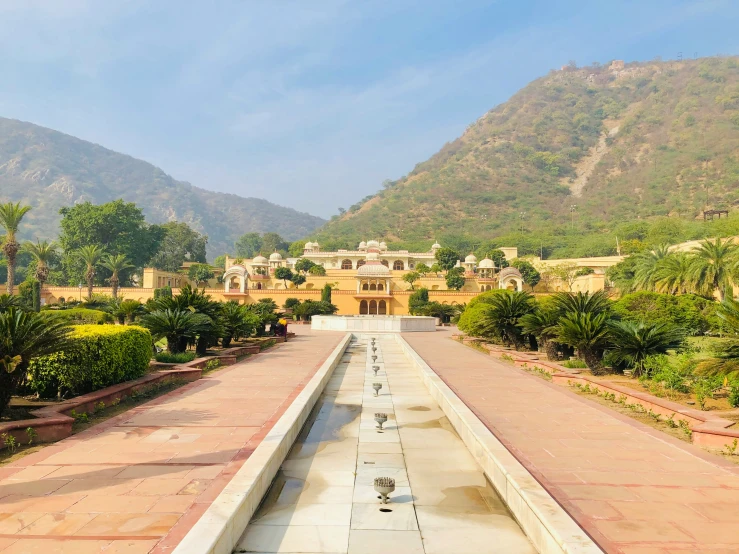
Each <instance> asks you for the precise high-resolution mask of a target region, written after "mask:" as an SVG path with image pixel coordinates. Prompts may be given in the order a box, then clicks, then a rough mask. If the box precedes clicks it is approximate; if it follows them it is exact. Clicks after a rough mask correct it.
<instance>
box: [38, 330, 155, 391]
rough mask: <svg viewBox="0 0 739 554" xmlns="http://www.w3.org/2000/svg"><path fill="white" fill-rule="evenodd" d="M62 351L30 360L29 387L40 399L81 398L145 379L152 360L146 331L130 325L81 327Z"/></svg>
mask: <svg viewBox="0 0 739 554" xmlns="http://www.w3.org/2000/svg"><path fill="white" fill-rule="evenodd" d="M70 338H71V342H70V345H69V346H68V347H67V348H66V349H65V350H63V351H60V352H56V353H54V354H50V355H49V356H43V357H41V358H37V359H35V360H33V361H32V362H31V364H30V367H29V371H28V380H29V386H30V387H31V389H32V390H33V391H34V392H36V393H37V394H38V395H39V396H40V397H41V398H54V397H56V396H68V395H70V394H74V395H77V394H84V393H88V392H91V391H95V390H98V389H102V388H104V387H108V386H110V385H115V384H117V383H122V382H124V381H129V380H131V379H136V378H138V377H141V376H142V375H144V374H145V373H146V371H147V369H148V367H149V360H150V359H151V350H152V340H151V335H150V334H149V331H147V330H146V329H143V328H141V327H136V326H133V325H129V326H126V327H122V326H112V325H111V326H108V325H106V326H98V325H80V326H78V327H76V328H75V329H74V331H73V332H72V334H71V337H70Z"/></svg>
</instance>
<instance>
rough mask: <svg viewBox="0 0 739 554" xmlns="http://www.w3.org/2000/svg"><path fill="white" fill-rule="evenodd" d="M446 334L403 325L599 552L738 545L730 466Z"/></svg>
mask: <svg viewBox="0 0 739 554" xmlns="http://www.w3.org/2000/svg"><path fill="white" fill-rule="evenodd" d="M450 336H451V333H450V332H449V331H445V332H443V334H442V332H437V333H409V334H406V335H403V337H404V338H405V339H406V340H407V341H408V343H409V344H410V345H411V347H413V348H414V349H415V350H416V352H417V353H418V354H419V355H420V356H421V357H423V359H424V360H425V361H426V362H427V363H428V364H429V366H431V367H432V368H433V369H434V371H435V372H436V373H437V374H438V375H439V376H440V377H441V378H442V379H443V380H444V381H445V382H446V383H447V384H448V385H449V386H450V387H451V388H452V389H453V390H454V391H455V392H456V393H457V394H458V395H459V396H460V398H461V399H462V400H463V401H464V402H465V403H466V404H467V405H468V406H469V407H470V408H471V409H472V410H473V411H474V412H475V413H476V414H477V415H478V417H480V419H481V420H482V421H483V422H484V423H485V424H486V425H487V426H488V428H489V429H490V430H491V431H492V432H493V433H494V434H495V435H496V437H498V439H499V440H501V442H503V443H504V444H505V445H506V446H507V447H508V449H509V450H510V451H511V452H512V453H513V454H514V455H515V456H516V457H517V458H518V460H519V461H520V462H521V463H523V464H524V465H525V466H526V467H527V468H528V469H529V471H531V472H532V474H533V475H534V476H535V477H536V478H537V479H538V480H539V482H540V483H541V484H542V485H543V486H544V487H545V488H546V489H547V490H548V491H549V492H550V494H552V496H553V497H554V498H555V499H556V500H557V501H558V502H559V503H560V504H561V505H562V506H563V507H564V508H565V509H566V510H567V511H568V512H569V513H570V514H571V515H572V516H573V517H574V518H575V519H576V520H577V521H578V523H579V524H580V525H581V526H582V527H583V528H584V529H585V530H586V531H587V532H588V533H589V534H590V535H591V537H592V538H593V539H594V540H595V541H596V542H597V543H598V544H599V545H600V546H601V548H603V549H604V550H605V551H606V552H609V553H621V554H688V553H694V552H701V553H702V554H719V553H721V554H728V553H737V552H739V533H738V532H737V529H738V528H739V470H738V469H737V466H734V465H731V464H729V463H728V462H725V461H724V460H721V459H720V458H717V457H714V456H712V455H710V454H707V453H705V452H703V451H701V450H700V449H698V448H696V447H693V446H692V445H689V444H685V443H682V442H681V441H678V440H677V439H673V438H672V437H668V436H667V435H664V434H663V433H660V432H659V431H657V430H654V429H651V428H649V427H647V426H645V425H642V424H640V423H638V422H636V421H634V420H632V419H630V418H627V417H626V416H622V415H620V414H616V413H615V412H612V411H610V410H608V408H606V407H603V406H600V405H597V404H595V403H593V402H590V401H588V400H587V399H584V398H582V397H579V396H577V395H575V394H574V393H571V392H570V391H568V390H566V389H564V388H562V387H560V386H558V385H553V384H551V383H548V382H546V381H544V380H542V379H541V378H539V377H535V376H532V375H529V374H527V373H525V372H524V371H522V370H519V369H517V368H514V367H512V366H510V365H507V364H505V363H503V362H499V361H496V360H494V359H491V358H490V357H489V356H486V355H484V354H482V353H480V352H477V351H475V350H473V349H471V348H469V347H466V346H463V345H462V344H460V343H458V342H456V341H452V340H451V339H450Z"/></svg>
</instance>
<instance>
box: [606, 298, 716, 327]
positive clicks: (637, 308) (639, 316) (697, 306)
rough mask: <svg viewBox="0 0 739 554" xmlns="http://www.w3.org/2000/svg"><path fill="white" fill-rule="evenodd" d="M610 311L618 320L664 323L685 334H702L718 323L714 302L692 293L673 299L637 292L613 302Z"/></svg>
mask: <svg viewBox="0 0 739 554" xmlns="http://www.w3.org/2000/svg"><path fill="white" fill-rule="evenodd" d="M613 310H614V312H616V313H617V314H618V315H619V316H621V319H625V320H627V321H644V322H646V323H667V324H670V325H674V326H676V327H679V328H680V329H683V330H684V331H685V333H686V334H688V335H702V334H704V333H707V332H709V331H711V330H713V329H714V327H715V326H717V325H718V324H719V323H718V318H717V317H716V315H715V312H716V303H715V302H713V301H711V300H707V299H705V298H703V297H701V296H696V295H694V294H681V295H677V296H673V295H671V294H662V293H658V292H649V291H639V292H634V293H631V294H627V295H625V296H624V297H622V298H621V299H620V300H618V301H617V302H615V303H614V305H613Z"/></svg>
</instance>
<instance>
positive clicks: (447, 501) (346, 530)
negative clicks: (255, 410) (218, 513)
mask: <svg viewBox="0 0 739 554" xmlns="http://www.w3.org/2000/svg"><path fill="white" fill-rule="evenodd" d="M376 346H377V352H376V355H377V357H378V358H377V362H376V364H373V362H372V360H371V355H372V354H373V353H372V352H371V351H370V348H369V341H368V340H363V339H362V340H359V339H357V340H355V341H354V342H352V344H351V345H350V347H349V348H348V349H347V351H346V353H345V354H344V357H343V359H342V362H341V364H340V365H339V366H338V367H337V368H336V370H335V372H334V374H333V376H332V378H331V380H330V381H329V383H328V385H327V387H326V390H325V391H324V394H323V396H322V397H321V399H320V400H319V402H318V404H317V405H316V408H315V409H314V411H313V413H312V414H311V417H310V419H309V420H308V422H307V423H306V425H305V427H304V429H303V430H302V432H301V434H300V436H299V437H298V439H297V441H296V442H295V445H294V446H293V448H292V450H291V451H290V454H289V455H288V457H287V459H286V460H285V462H284V463H283V465H282V467H281V469H280V471H279V473H278V475H277V477H276V478H275V481H274V483H273V484H272V487H271V488H270V491H269V492H268V493H267V495H266V496H265V498H264V500H263V502H262V505H261V506H260V508H259V510H258V511H257V512H256V514H255V515H254V517H253V518H252V521H251V522H250V523H249V525H248V526H247V528H246V530H245V532H244V534H243V536H242V538H241V540H240V541H239V543H238V545H237V547H236V550H235V551H236V552H252V553H267V552H283V553H292V554H296V553H309V552H321V553H329V554H347V553H348V554H375V553H377V554H421V553H426V554H442V553H443V554H449V553H454V554H482V553H491V554H493V553H506V554H529V553H534V552H535V549H534V548H533V546H532V545H531V543H530V542H529V540H528V539H527V538H526V536H525V535H524V533H523V532H522V531H521V529H520V528H519V526H518V524H517V523H516V522H515V520H514V519H513V518H512V517H511V515H510V513H509V511H508V510H507V508H506V507H505V505H504V504H503V502H502V501H501V500H500V498H499V497H498V495H497V494H496V492H495V491H494V490H493V488H492V487H491V485H490V484H489V482H488V481H487V480H486V478H485V476H484V474H483V472H482V469H481V468H480V467H479V466H478V465H477V463H476V462H475V460H474V459H473V457H472V456H471V455H470V453H469V452H468V451H467V449H466V447H465V445H464V444H463V442H462V441H461V440H460V439H459V437H458V436H457V434H456V433H455V431H454V429H453V428H452V427H451V425H450V424H449V422H448V421H447V419H446V417H445V416H444V414H443V413H442V411H441V410H440V409H439V407H438V406H437V405H436V404H435V403H434V401H433V399H432V398H431V396H429V394H428V392H427V390H426V388H425V387H424V385H423V383H422V382H421V381H420V379H419V378H418V377H417V376H416V373H415V372H414V370H413V368H412V367H411V365H410V363H409V361H408V360H407V358H406V357H405V356H404V354H403V353H402V352H401V350H400V347H399V346H398V344H397V343H396V342H395V340H394V339H393V338H392V337H382V336H378V337H377V341H376ZM372 365H378V366H380V371H379V373H378V375H377V377H375V375H374V373H373V371H372ZM373 383H381V384H382V389H380V392H379V395H378V396H375V391H374V389H373V388H372V385H373ZM376 412H384V413H387V414H388V421H387V423H385V425H384V430H383V431H382V432H379V430H378V429H377V424H376V423H375V421H374V415H375V413H376ZM375 477H392V478H394V479H395V484H396V489H395V492H394V493H392V494H391V495H390V502H389V503H388V504H385V505H383V504H381V503H380V500H379V499H378V495H377V493H376V492H375V491H374V488H373V483H374V478H375Z"/></svg>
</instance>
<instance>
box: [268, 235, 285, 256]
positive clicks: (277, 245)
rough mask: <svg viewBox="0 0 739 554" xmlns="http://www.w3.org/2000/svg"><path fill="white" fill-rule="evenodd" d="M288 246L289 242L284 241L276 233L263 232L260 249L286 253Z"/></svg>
mask: <svg viewBox="0 0 739 554" xmlns="http://www.w3.org/2000/svg"><path fill="white" fill-rule="evenodd" d="M288 248H290V243H289V242H285V239H283V238H282V237H281V236H280V235H278V234H277V233H264V235H262V249H263V250H264V251H265V252H276V251H279V252H282V253H284V254H286V253H287V249H288Z"/></svg>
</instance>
